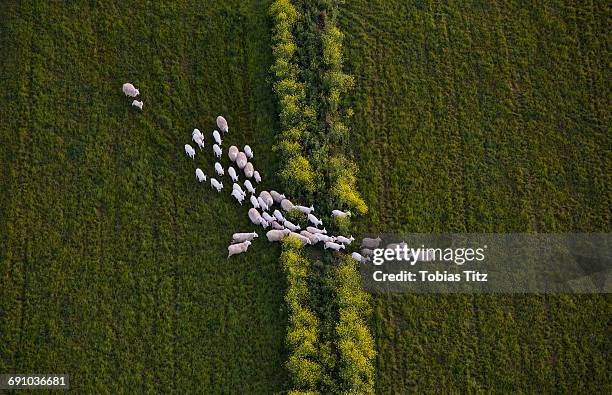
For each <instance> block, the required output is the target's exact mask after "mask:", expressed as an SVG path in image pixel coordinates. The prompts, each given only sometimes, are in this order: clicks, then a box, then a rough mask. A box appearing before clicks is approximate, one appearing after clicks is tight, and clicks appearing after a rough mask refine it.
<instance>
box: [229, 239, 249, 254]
mask: <svg viewBox="0 0 612 395" xmlns="http://www.w3.org/2000/svg"><path fill="white" fill-rule="evenodd" d="M250 245H251V242H250V241H248V240H247V241H245V242H242V243H238V244H230V245H229V246H228V247H227V252H228V254H227V257H228V258H229V257H230V256H232V255H237V254H242V253H243V252H246V250H248V249H249V246H250Z"/></svg>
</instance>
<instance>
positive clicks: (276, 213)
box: [272, 210, 285, 222]
mask: <svg viewBox="0 0 612 395" xmlns="http://www.w3.org/2000/svg"><path fill="white" fill-rule="evenodd" d="M272 215H274V217H275V218H276V219H277V220H278V221H279V222H285V217H283V214H281V212H280V211H278V210H274V212H273V213H272Z"/></svg>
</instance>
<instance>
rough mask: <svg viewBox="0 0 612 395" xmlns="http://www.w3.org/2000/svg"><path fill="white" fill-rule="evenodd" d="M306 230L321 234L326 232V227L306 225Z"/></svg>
mask: <svg viewBox="0 0 612 395" xmlns="http://www.w3.org/2000/svg"><path fill="white" fill-rule="evenodd" d="M306 230H307V231H309V232H310V233H321V234H326V233H327V229H325V228H323V229H319V228H315V227H313V226H308V227H306Z"/></svg>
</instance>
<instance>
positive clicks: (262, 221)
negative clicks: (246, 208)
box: [259, 217, 270, 229]
mask: <svg viewBox="0 0 612 395" xmlns="http://www.w3.org/2000/svg"><path fill="white" fill-rule="evenodd" d="M259 224H260V225H261V227H262V228H264V229H266V228H267V227H268V226H270V223H269V222H268V221H266V220H265V219H263V217H262V218H261V220H260V221H259Z"/></svg>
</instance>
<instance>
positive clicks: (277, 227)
mask: <svg viewBox="0 0 612 395" xmlns="http://www.w3.org/2000/svg"><path fill="white" fill-rule="evenodd" d="M271 224H272V229H276V230H281V229H285V227H284V226H283V225H281V224H279V223H278V222H276V221H272V222H271Z"/></svg>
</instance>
